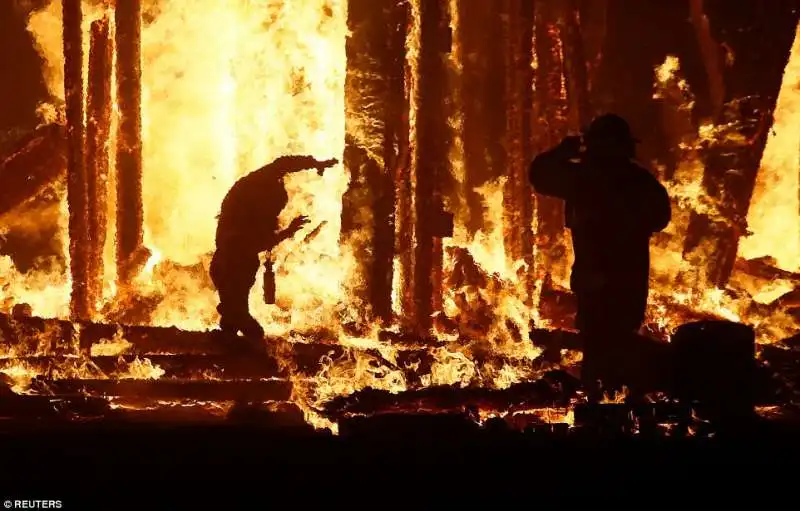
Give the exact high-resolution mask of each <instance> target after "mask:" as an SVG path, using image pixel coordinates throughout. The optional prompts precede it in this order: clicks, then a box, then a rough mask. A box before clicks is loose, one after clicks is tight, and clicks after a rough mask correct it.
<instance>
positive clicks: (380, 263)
mask: <svg viewBox="0 0 800 511" xmlns="http://www.w3.org/2000/svg"><path fill="white" fill-rule="evenodd" d="M390 4H391V7H387V8H386V10H387V11H388V20H387V23H386V26H387V34H385V35H384V37H387V39H388V42H387V47H386V51H387V58H385V59H383V60H382V62H381V63H382V71H381V76H383V77H384V78H385V80H386V82H387V91H386V97H387V101H386V104H385V105H384V110H385V119H384V123H383V162H384V173H383V174H382V175H381V177H380V182H379V183H378V184H377V193H376V195H375V199H374V202H373V204H374V205H373V214H374V217H373V218H374V221H375V238H374V241H373V246H374V251H375V252H374V257H375V260H374V264H373V268H372V275H371V277H370V278H371V280H372V281H373V282H374V283H375V284H374V285H373V287H372V299H371V303H372V308H373V312H374V313H375V315H376V317H377V318H379V319H382V320H383V321H384V322H389V321H390V320H391V319H392V284H393V277H394V258H395V244H396V239H395V232H396V226H395V221H396V220H395V203H396V199H397V196H396V192H395V190H396V181H395V179H396V176H395V173H396V169H397V168H399V167H401V166H402V165H403V161H402V160H403V155H404V154H408V151H409V149H408V134H409V130H408V123H407V119H408V114H407V112H408V103H407V102H406V96H405V86H406V84H405V58H406V56H405V41H406V35H407V34H406V27H407V24H408V4H407V3H405V2H390Z"/></svg>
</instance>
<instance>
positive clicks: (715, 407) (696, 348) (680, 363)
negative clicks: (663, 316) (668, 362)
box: [672, 321, 756, 423]
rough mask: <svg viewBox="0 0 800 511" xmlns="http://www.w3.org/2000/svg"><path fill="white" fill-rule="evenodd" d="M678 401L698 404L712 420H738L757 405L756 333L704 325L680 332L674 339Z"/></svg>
mask: <svg viewBox="0 0 800 511" xmlns="http://www.w3.org/2000/svg"><path fill="white" fill-rule="evenodd" d="M672 346H673V349H674V360H673V370H674V376H673V386H674V391H675V394H676V397H678V399H681V400H685V401H687V402H695V403H696V409H697V411H698V413H700V414H701V415H705V416H706V418H708V419H712V420H718V421H723V422H725V423H727V422H728V421H738V420H740V419H746V418H748V417H749V416H751V415H752V413H753V409H754V406H755V402H754V399H755V394H754V381H755V374H756V359H755V332H754V331H753V329H752V328H751V327H749V326H747V325H743V324H740V323H731V322H727V321H701V322H697V323H689V324H686V325H683V326H681V327H679V328H678V329H677V330H676V332H675V335H674V336H673V337H672Z"/></svg>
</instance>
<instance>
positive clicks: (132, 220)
mask: <svg viewBox="0 0 800 511" xmlns="http://www.w3.org/2000/svg"><path fill="white" fill-rule="evenodd" d="M115 21H116V48H117V69H116V71H117V104H118V106H119V127H118V133H117V278H118V279H119V281H120V283H121V284H123V285H124V284H128V283H129V282H130V280H131V278H133V277H134V276H135V274H136V263H138V262H139V261H138V258H139V257H140V254H141V252H142V247H143V241H144V234H143V226H144V215H143V204H142V111H141V110H142V69H141V30H142V6H141V0H118V1H117V6H116V16H115Z"/></svg>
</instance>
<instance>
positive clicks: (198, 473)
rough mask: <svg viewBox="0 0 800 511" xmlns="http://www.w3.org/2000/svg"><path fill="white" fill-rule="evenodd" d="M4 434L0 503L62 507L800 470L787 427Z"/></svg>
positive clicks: (755, 480)
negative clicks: (692, 432) (654, 434)
mask: <svg viewBox="0 0 800 511" xmlns="http://www.w3.org/2000/svg"><path fill="white" fill-rule="evenodd" d="M0 427H2V434H0V442H2V444H1V445H2V446H3V447H2V453H3V457H2V458H3V465H4V470H3V475H2V476H0V498H2V499H56V500H61V502H62V503H61V505H62V507H61V509H111V510H113V509H201V508H202V509H251V508H254V507H255V508H263V509H270V508H276V507H280V508H283V507H299V508H302V509H305V508H307V507H309V506H310V505H312V504H311V502H312V501H313V502H314V503H315V504H314V505H315V506H316V505H318V504H317V503H318V502H319V501H322V504H323V505H326V504H327V505H326V507H328V506H329V505H347V506H349V507H356V508H362V507H369V508H374V507H396V506H398V505H400V504H399V503H400V502H407V501H410V502H412V503H413V506H414V508H421V509H429V508H431V507H433V504H432V502H433V499H434V498H435V499H436V500H437V501H439V500H441V499H444V502H446V503H450V504H454V503H455V502H467V503H469V502H475V503H477V502H486V503H489V504H491V503H494V504H498V503H500V502H501V501H508V500H511V501H515V502H520V503H523V504H525V503H527V505H526V507H527V508H532V507H533V506H536V507H538V506H539V504H541V503H543V502H547V503H554V504H556V505H557V508H565V507H566V508H572V507H575V505H578V503H579V502H580V501H583V500H584V499H591V500H592V501H593V502H595V503H597V504H599V503H601V502H607V504H603V505H604V506H605V505H611V503H612V502H617V503H621V502H623V501H620V500H618V499H620V498H624V499H629V500H625V502H627V503H628V505H631V506H636V507H639V506H640V505H646V506H647V507H650V506H652V505H653V504H664V503H666V502H669V503H671V504H672V503H674V504H678V505H681V507H685V506H687V505H688V506H690V508H694V507H695V506H696V505H699V502H700V499H703V500H704V501H707V499H711V500H710V502H711V503H714V504H721V503H727V502H732V501H741V499H742V498H744V497H745V496H749V497H750V498H754V499H757V500H758V501H759V503H761V504H763V503H765V502H766V501H769V500H773V499H778V498H780V499H781V500H783V499H784V498H786V499H789V500H788V501H787V503H788V502H789V501H790V500H791V499H793V498H795V497H794V495H793V492H794V488H795V487H796V481H797V476H798V475H800V470H799V469H798V459H800V458H798V454H800V450H799V449H798V446H799V445H800V442H798V441H799V440H800V427H798V426H797V424H791V423H789V422H786V421H770V422H766V421H762V420H759V421H758V422H757V423H756V424H753V425H751V426H748V427H747V428H740V429H738V430H737V431H732V432H729V433H724V432H723V433H719V434H717V435H716V436H715V437H714V438H710V439H709V438H697V437H693V438H683V439H676V438H658V439H656V438H649V439H645V438H641V437H639V438H637V437H633V436H630V435H621V434H618V433H614V432H605V433H602V432H599V431H576V430H572V431H570V432H569V433H567V432H566V431H564V430H559V431H555V432H542V431H537V432H528V433H520V432H512V431H502V430H492V429H486V428H478V427H477V426H474V425H469V424H467V423H466V422H460V421H458V420H456V419H453V418H441V419H436V420H433V421H427V422H426V421H423V422H421V423H419V422H418V423H415V424H411V425H409V424H408V423H406V424H405V425H403V426H400V427H396V428H393V427H390V426H386V424H385V423H383V424H381V425H380V426H379V427H375V428H370V427H366V428H361V429H360V430H359V432H357V433H351V434H350V435H348V434H343V435H341V436H337V437H334V436H331V435H329V434H320V433H313V432H310V431H308V430H306V429H295V428H288V429H275V428H265V427H263V426H259V425H256V424H249V425H248V424H234V423H224V424H218V425H205V426H200V425H186V424H168V423H162V424H134V423H126V422H121V421H114V422H111V421H100V422H92V423H83V424H79V423H65V424H55V423H49V424H44V423H41V424H40V423H28V424H21V423H15V422H6V423H5V424H4V425H2V426H0ZM609 498H612V499H614V500H613V501H608V500H606V499H609ZM334 503H335V504H334ZM582 506H583V505H581V507H582ZM437 507H438V506H437ZM626 507H627V506H626ZM15 508H21V507H19V506H17V507H15ZM40 508H41V507H40Z"/></svg>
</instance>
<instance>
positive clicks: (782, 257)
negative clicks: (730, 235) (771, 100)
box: [740, 30, 800, 272]
mask: <svg viewBox="0 0 800 511" xmlns="http://www.w3.org/2000/svg"><path fill="white" fill-rule="evenodd" d="M774 117H775V123H774V125H773V126H772V130H771V131H770V135H769V140H768V141H767V146H766V148H765V149H764V155H763V157H762V160H761V170H760V172H759V175H758V181H757V183H756V189H755V191H754V192H753V200H752V202H751V203H750V212H749V214H748V216H747V223H748V225H749V230H750V231H751V232H753V235H752V236H749V237H747V238H745V239H744V240H743V242H742V244H741V247H740V254H741V255H742V256H743V257H745V258H746V259H752V258H756V257H760V256H764V255H769V256H772V257H774V258H775V261H776V263H777V266H778V267H779V268H782V269H784V270H787V271H793V272H800V192H798V190H800V172H798V169H800V30H798V34H797V37H796V38H795V42H794V45H793V46H792V52H791V56H790V58H789V63H788V64H787V66H786V72H785V73H784V78H783V85H782V86H781V90H780V93H779V94H778V103H777V107H776V109H775V114H774Z"/></svg>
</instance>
